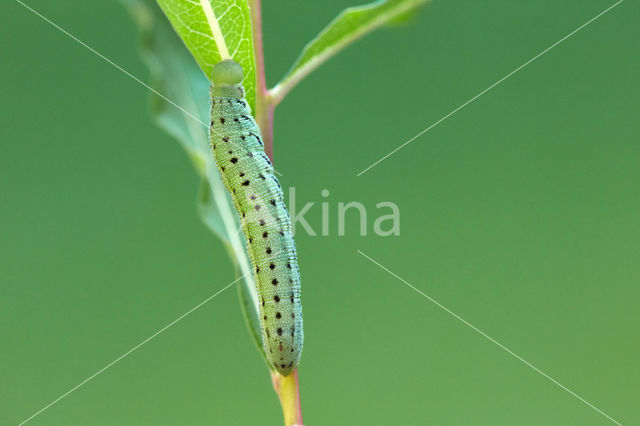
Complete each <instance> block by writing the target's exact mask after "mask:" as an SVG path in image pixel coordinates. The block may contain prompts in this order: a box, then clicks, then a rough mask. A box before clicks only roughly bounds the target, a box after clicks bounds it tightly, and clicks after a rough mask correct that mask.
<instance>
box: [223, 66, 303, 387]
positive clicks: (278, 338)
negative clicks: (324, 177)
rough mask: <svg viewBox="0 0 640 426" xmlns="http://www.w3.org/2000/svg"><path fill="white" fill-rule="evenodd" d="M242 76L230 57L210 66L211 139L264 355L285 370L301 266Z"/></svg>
mask: <svg viewBox="0 0 640 426" xmlns="http://www.w3.org/2000/svg"><path fill="white" fill-rule="evenodd" d="M242 78H243V72H242V67H241V66H240V65H239V64H237V63H236V62H234V61H232V60H225V61H222V62H220V63H218V64H216V65H215V66H214V67H213V72H212V82H213V84H212V85H211V127H210V129H211V132H210V143H211V149H212V151H213V156H214V158H215V161H216V164H217V165H218V168H219V169H220V173H221V174H222V181H223V183H224V185H225V187H226V188H227V190H228V191H229V193H230V194H231V197H232V199H233V203H234V205H235V208H236V210H237V211H238V213H239V214H240V217H241V223H242V231H243V233H244V235H245V238H246V240H247V250H248V252H249V257H250V259H251V262H252V264H253V267H254V272H255V282H256V286H257V290H258V297H259V299H260V300H259V301H258V305H259V310H260V313H259V314H260V324H261V328H262V342H263V346H264V350H265V353H266V355H267V359H268V360H269V362H270V363H271V365H272V366H273V367H274V368H275V369H276V370H277V371H279V372H280V373H281V374H284V375H288V374H289V373H291V370H293V368H294V367H296V366H297V365H298V362H299V360H300V354H301V352H302V340H303V333H302V306H301V304H300V272H299V270H298V262H297V256H296V247H295V243H294V241H293V233H292V228H291V221H290V218H289V212H288V211H287V208H286V206H285V203H284V195H283V193H282V188H281V186H280V183H279V182H278V179H277V178H276V177H275V175H274V169H273V166H272V164H271V161H269V158H268V157H267V156H266V154H265V152H264V147H263V142H262V137H261V134H260V129H259V127H258V125H257V123H256V121H255V120H254V118H253V116H252V115H251V108H250V107H249V104H248V103H247V101H246V100H245V98H244V96H245V91H244V87H243V86H242Z"/></svg>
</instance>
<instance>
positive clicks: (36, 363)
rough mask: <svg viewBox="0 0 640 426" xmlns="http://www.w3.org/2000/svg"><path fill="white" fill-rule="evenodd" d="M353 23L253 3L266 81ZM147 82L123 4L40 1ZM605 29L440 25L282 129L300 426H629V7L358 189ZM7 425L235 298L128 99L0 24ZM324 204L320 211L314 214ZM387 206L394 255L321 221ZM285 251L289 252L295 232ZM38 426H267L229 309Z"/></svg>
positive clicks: (56, 36)
mask: <svg viewBox="0 0 640 426" xmlns="http://www.w3.org/2000/svg"><path fill="white" fill-rule="evenodd" d="M346 3H349V2H344V1H337V0H331V1H328V0H327V1H322V2H310V1H303V2H301V1H293V0H286V1H283V0H279V1H277V2H275V1H265V2H264V5H263V7H264V27H265V49H266V59H267V78H268V80H269V82H270V84H274V83H275V82H276V81H277V80H278V78H279V77H280V76H281V75H283V74H284V73H285V71H286V70H287V69H288V67H289V66H290V65H291V64H292V62H293V60H294V59H295V58H296V56H297V54H298V52H299V51H300V49H301V48H302V46H303V45H304V44H305V43H306V42H307V41H308V40H309V39H311V38H312V37H313V36H314V35H315V34H316V33H317V32H318V31H319V30H320V29H321V28H322V27H323V26H324V25H325V24H326V23H327V22H328V21H329V20H330V19H331V18H332V17H334V16H335V15H336V14H337V13H338V12H339V11H340V10H341V9H342V8H343V7H344V6H346V5H347V4H346ZM29 4H30V5H32V6H33V7H35V8H36V9H37V10H38V11H39V12H41V13H42V14H43V15H45V16H46V17H48V18H50V19H51V20H53V21H54V22H56V23H57V24H59V25H60V26H62V27H63V28H65V29H66V30H68V31H69V32H71V33H72V34H74V35H76V36H77V37H79V38H80V39H82V40H83V41H85V42H87V43H88V44H89V45H91V46H92V47H94V48H95V49H97V50H98V51H100V52H102V53H103V54H105V55H106V56H107V57H109V58H111V59H112V60H114V61H115V62H116V63H118V64H119V65H121V66H122V67H124V68H125V69H126V70H128V71H130V72H131V73H133V74H134V75H136V76H139V77H140V78H142V79H143V80H146V78H147V77H146V76H147V75H148V71H147V69H146V68H145V66H144V65H143V63H142V61H141V60H140V58H139V55H138V46H137V39H138V32H137V29H136V28H135V26H134V24H133V23H132V21H131V19H130V17H129V15H128V13H127V11H126V10H125V9H124V7H123V6H122V5H121V4H120V3H119V2H117V1H111V2H86V1H78V0H73V1H66V2H53V3H52V2H42V1H35V0H34V1H31V2H29ZM611 4H613V2H612V1H604V0H588V1H585V0H581V1H578V0H572V1H564V2H557V1H551V0H536V1H518V2H513V1H506V0H504V1H503V0H500V1H491V2H477V1H470V0H469V1H444V0H439V1H435V2H433V3H432V4H430V5H429V6H428V7H427V8H426V9H425V10H423V11H422V13H420V15H419V16H418V18H417V19H416V20H415V21H414V22H413V23H412V24H411V25H409V26H407V27H404V28H394V29H385V30H382V31H379V32H376V33H375V34H373V35H371V36H369V37H367V38H366V39H364V40H362V41H361V42H359V43H358V44H357V45H356V46H353V47H352V48H349V49H348V50H347V51H345V52H344V53H342V54H340V55H339V57H337V58H335V59H334V60H332V61H331V62H330V63H328V64H326V65H325V66H323V67H322V68H321V69H320V70H318V71H317V72H316V73H314V74H312V75H311V76H310V77H309V78H308V79H307V80H305V81H304V82H303V83H302V84H301V85H300V86H299V87H298V88H297V89H296V90H294V91H293V92H292V93H291V95H290V96H289V97H288V98H287V99H286V100H285V101H284V103H283V104H282V105H281V106H280V107H279V108H278V110H277V115H276V145H275V158H276V167H277V168H278V169H279V170H280V171H281V172H283V173H284V177H283V178H282V179H281V181H282V182H283V186H285V187H289V186H295V187H296V189H297V205H298V206H299V207H300V206H302V205H303V204H304V203H305V202H316V205H315V206H314V207H313V208H312V209H311V211H310V214H309V215H308V216H307V218H308V220H309V222H310V223H311V225H312V226H313V227H314V228H316V229H319V228H320V223H321V210H320V207H319V203H320V202H322V201H328V202H329V203H330V212H331V215H332V219H331V221H332V222H331V235H330V236H326V237H322V236H317V237H310V236H308V235H306V234H305V233H304V232H299V233H298V236H297V244H298V250H299V257H300V263H301V270H302V274H303V306H304V315H305V348H304V354H303V360H302V364H301V368H300V375H301V376H300V377H301V386H302V402H303V413H304V417H305V421H306V422H307V423H308V424H309V425H330V424H331V425H333V424H336V425H337V424H349V425H427V424H428V425H605V424H611V422H610V421H609V420H607V419H606V418H605V417H604V416H602V415H600V414H598V413H597V412H596V411H594V410H593V409H591V408H589V407H588V406H586V405H585V404H584V403H582V402H581V401H579V400H578V399H576V398H575V397H573V396H571V395H570V394H569V393H567V392H566V391H564V390H562V389H560V388H559V387H558V386H556V385H554V384H553V383H551V382H550V381H548V380H547V379H545V378H544V377H542V376H541V375H540V374H538V373H536V372H535V371H533V370H532V369H531V368H529V367H527V366H525V365H524V364H522V363H521V362H519V361H518V360H516V359H515V358H513V357H512V356H511V355H509V354H508V353H506V352H504V351H503V350H502V349H500V348H499V347H497V346H496V345H495V344H493V343H491V342H489V341H488V340H486V339H485V338H483V337H482V336H480V335H479V334H477V333H476V332H474V331H473V330H471V329H470V328H468V327H466V326H465V325H464V324H462V323H461V322H459V321H458V320H456V319H455V318H453V317H452V316H451V315H449V314H448V313H446V312H444V311H443V310H441V309H440V308H438V307H437V306H435V305H434V304H432V303H431V302H429V301H428V300H427V299H425V298H424V297H422V296H420V295H419V294H418V293H416V292H414V291H413V290H411V289H409V288H408V287H407V286H405V285H404V284H403V283H402V282H400V281H399V280H397V279H396V278H394V277H392V276H391V275H389V274H387V273H386V272H384V271H383V270H382V269H380V268H379V267H378V266H376V265H374V264H373V263H371V262H369V261H368V260H366V259H365V258H363V257H362V256H360V255H358V254H357V253H356V249H360V250H362V251H363V252H364V253H366V254H367V255H369V256H371V257H372V258H374V259H376V260H377V261H379V262H380V263H381V264H383V265H384V266H385V267H387V268H389V269H390V270H392V271H393V272H395V273H396V274H398V275H399V276H401V277H402V278H404V279H405V280H407V281H408V282H410V283H411V284H413V285H415V286H416V287H418V288H420V289H421V290H422V291H424V292H426V293H427V294H429V295H430V296H431V297H433V298H435V299H436V300H437V301H439V302H440V303H442V304H443V305H445V306H446V307H448V308H449V309H451V310H452V311H454V312H455V313H457V314H458V315H460V316H461V317H463V318H464V319H466V320H467V321H469V322H471V323H472V324H474V325H475V326H477V327H478V328H479V329H481V330H483V331H484V332H486V333H487V334H488V335H490V336H492V337H493V338H495V339H497V340H498V341H500V342H501V343H502V344H504V345H505V346H507V347H508V348H510V349H511V350H513V351H514V352H515V353H517V354H519V355H521V356H523V357H524V358H525V359H527V360H528V361H530V362H531V363H532V364H534V365H535V366H536V367H538V368H540V369H541V370H543V371H544V372H546V373H548V374H549V375H550V376H552V377H553V378H555V379H556V380H558V381H559V382H560V383H562V384H563V385H565V386H567V387H568V388H570V389H572V390H573V391H575V392H576V393H577V394H578V395H580V396H582V397H583V398H585V399H586V400H587V401H589V402H591V403H593V404H594V405H595V406H597V407H598V408H600V409H601V410H603V411H604V412H606V413H607V414H608V415H610V416H612V417H613V418H615V419H616V420H618V421H619V422H621V423H623V424H640V414H639V413H638V410H637V408H638V407H637V403H638V398H639V397H640V391H639V390H638V388H639V386H640V369H639V367H638V363H637V360H638V352H639V349H640V345H639V344H638V330H639V326H640V312H639V310H638V297H639V296H640V288H639V287H638V284H639V282H640V262H639V261H638V259H639V255H640V199H639V191H638V189H639V187H640V167H639V166H640V144H639V143H638V141H639V138H638V135H639V134H640V120H638V116H639V114H638V113H639V112H640V108H639V101H640V80H638V75H639V74H640V56H639V55H638V53H639V47H640V45H639V43H638V40H640V25H639V22H640V5H638V3H637V2H632V1H626V2H624V3H622V4H621V5H620V6H618V7H616V8H615V9H613V10H612V11H611V12H609V13H608V14H606V15H604V16H603V17H601V18H600V19H598V20H597V21H595V22H594V23H593V24H591V25H590V26H588V27H587V28H585V29H584V30H582V31H580V32H579V33H577V34H576V35H575V36H573V37H571V38H570V39H568V40H567V41H566V42H565V43H563V44H561V45H559V46H557V47H556V48H554V49H553V50H552V51H550V52H549V53H547V54H545V55H544V56H542V57H541V58H540V59H538V60H537V61H535V62H533V63H532V64H530V65H529V66H527V67H526V68H525V69H523V70H522V71H520V72H519V73H517V74H516V75H514V76H513V77H511V78H510V79H508V80H506V81H505V82H504V83H502V84H500V85H499V86H498V87H496V88H495V89H493V90H492V91H490V92H489V93H487V94H485V95H484V96H482V97H481V98H479V99H478V100H477V101H475V102H474V103H472V104H471V105H469V106H468V107H466V108H465V109H463V110H461V111H460V112H458V113H457V114H455V115H454V116H452V117H451V118H449V119H448V120H446V121H445V122H443V123H442V124H440V125H439V126H437V127H436V128H434V129H433V130H431V131H430V132H428V133H427V134H425V135H424V136H422V137H420V138H419V139H417V140H416V141H414V142H413V143H411V144H410V145H409V146H407V147H406V148H404V149H403V150H401V151H399V152H398V153H396V154H394V155H393V156H391V157H390V158H389V159H387V160H386V161H384V162H383V163H381V164H380V165H379V166H377V167H375V168H373V169H371V170H370V171H368V172H367V173H365V174H364V175H362V176H360V177H356V174H357V173H358V172H360V171H361V170H362V169H364V168H365V167H367V166H368V165H370V164H371V163H372V162H374V161H375V160H377V159H378V158H380V157H381V156H383V155H385V154H386V153H388V152H389V151H390V150H392V149H393V148H395V147H396V146H398V145H400V144H401V143H403V142H404V141H406V140H407V139H409V138H410V137H412V136H414V135H415V134H416V133H418V132H419V131H421V130H422V129H424V128H426V127H427V126H428V125H430V124H431V123H433V122H435V121H436V120H438V119H440V118H441V117H442V116H444V115H445V114H446V113H448V112H449V111H451V110H452V109H454V108H456V107H457V106H459V105H460V104H462V103H463V102H465V101H466V100H468V99H469V98H470V97H472V96H474V95H475V94H477V93H478V92H480V91H482V90H484V89H485V88H486V87H488V86H489V85H490V84H492V83H493V82H495V81H496V80H498V79H500V78H501V77H503V76H504V75H506V74H507V73H509V72H511V71H512V70H513V69H515V68H516V67H518V66H519V65H521V64H522V63H524V62H525V61H527V60H529V59H530V58H531V57H533V56H534V55H536V54H537V53H539V52H540V51H542V50H543V49H545V48H546V47H548V46H549V45H551V44H552V43H554V42H556V41H557V40H559V39H560V38H562V37H563V36H565V35H566V34H568V33H569V32H571V31H572V30H574V29H575V28H577V27H578V26H580V25H582V24H583V23H584V22H586V21H587V20H589V19H590V18H592V17H593V16H595V15H597V14H598V13H599V12H601V11H602V10H604V9H605V8H607V7H608V6H610V5H611ZM0 16H2V25H1V26H0V46H1V53H2V59H1V64H2V65H1V73H2V74H1V75H2V82H3V84H2V86H3V87H2V95H1V97H0V108H1V112H2V114H0V254H1V256H0V345H1V349H0V424H2V425H5V424H6V425H10V424H17V423H19V422H20V421H22V420H24V419H26V418H27V417H29V416H30V415H32V414H33V413H35V412H36V411H37V410H39V409H40V408H42V407H43V406H45V405H46V404H48V403H49V402H51V401H53V400H54V399H55V398H57V397H58V396H60V395H61V394H63V393H64V392H65V391H67V390H68V389H70V388H72V387H73V386H75V385H77V384H78V383H80V382H81V381H82V380H84V379H85V378H87V377H88V376H89V375H91V374H92V373H94V372H96V371H98V370H99V369H101V368H102V367H103V366H105V365H106V364H108V363H109V362H111V361H112V360H114V359H115V358H117V357H118V356H119V355H121V354H123V353H124V352H126V351H127V350H129V349H130V348H132V347H133V346H135V345H136V344H137V343H139V342H140V341H142V340H143V339H145V338H146V337H148V336H150V335H151V334H153V333H154V332H156V331H157V330H159V329H160V328H161V327H163V326H164V325H165V324H167V323H169V322H171V321H173V320H174V319H175V318H177V317H178V316H179V315H181V314H182V313H183V312H185V311H187V310H188V309H189V308H191V307H193V306H194V305H196V304H198V303H200V302H201V301H202V300H204V299H205V298H207V297H208V296H210V295H211V294H213V293H214V292H215V291H217V290H219V289H220V288H222V287H223V286H225V285H227V284H228V283H230V282H231V281H232V280H233V279H234V271H233V267H232V264H231V262H230V260H229V258H228V256H227V254H226V252H225V250H224V248H223V246H222V244H221V243H220V242H219V240H218V239H217V238H216V237H214V236H213V235H212V234H211V233H210V232H209V231H208V230H207V229H206V228H205V226H204V225H203V224H202V223H201V222H200V220H199V219H198V217H197V213H196V209H195V198H196V192H197V185H198V179H197V177H196V173H195V172H194V170H193V169H192V166H191V164H190V162H189V160H188V158H187V157H186V155H185V154H184V152H183V150H182V149H181V148H180V146H179V145H178V143H177V142H176V141H174V140H172V139H171V137H169V136H168V135H166V134H165V133H164V132H162V131H161V130H159V129H158V128H157V127H156V126H155V125H154V123H153V121H152V119H151V117H150V115H149V93H148V92H147V91H146V90H145V89H144V88H143V87H141V86H140V85H139V84H138V83H136V82H135V81H133V80H131V79H129V78H128V77H126V76H124V75H123V74H122V73H121V72H119V71H117V70H116V69H115V68H113V67H112V66H110V65H109V64H107V63H105V62H104V61H102V60H101V59H99V58H98V57H96V56H95V55H94V54H92V53H91V52H89V51H88V50H86V49H85V48H83V47H81V46H80V45H78V44H77V43H75V42H73V41H72V40H71V39H69V38H68V37H66V36H65V35H63V34H62V33H61V32H59V31H57V30H55V29H54V28H53V27H51V26H50V25H48V24H47V23H45V22H44V21H43V20H41V19H40V18H38V17H37V16H35V15H34V14H32V13H31V12H29V11H28V10H27V9H25V8H24V7H22V6H20V5H19V4H18V3H17V2H14V1H5V2H2V4H1V5H0ZM323 189H328V190H330V191H331V195H330V196H329V198H328V199H324V198H322V197H321V195H320V192H321V191H322V190H323ZM340 201H344V202H348V201H359V202H362V203H363V204H364V205H366V206H368V207H369V212H370V219H369V230H371V226H372V224H373V219H374V218H375V217H377V213H376V210H375V207H374V206H375V204H376V203H378V202H381V201H393V202H395V203H396V204H397V205H398V206H399V207H400V209H401V235H400V236H398V237H378V236H375V235H373V233H372V232H370V233H369V235H368V236H364V237H362V236H359V235H358V232H357V231H358V223H357V222H358V221H357V217H356V215H351V216H350V220H349V221H348V224H347V235H346V236H344V237H338V236H337V232H336V226H335V224H336V221H335V218H336V215H337V203H338V202H340ZM299 231H300V229H299ZM30 424H34V425H213V424H215V425H256V424H265V425H267V424H268V425H277V424H281V411H280V407H279V404H278V402H277V399H276V395H275V393H274V392H273V391H272V389H271V384H270V379H269V376H268V373H267V370H266V368H265V365H264V363H263V361H262V360H261V358H260V356H259V354H258V352H257V351H256V349H255V348H254V346H253V343H252V342H251V340H250V337H249V334H248V332H247V330H246V327H245V324H244V322H243V319H242V316H241V313H240V309H239V304H238V300H237V295H236V292H235V291H233V290H228V291H226V292H224V293H223V294H221V295H220V296H218V297H216V298H215V299H213V300H212V301H211V302H209V303H208V304H206V305H205V306H203V307H202V308H200V309H199V310H197V311H196V312H194V313H193V314H191V315H190V316H188V317H187V318H185V319H184V320H182V321H181V322H179V323H178V324H176V325H175V326H174V327H172V328H170V329H169V330H167V331H166V332H164V333H163V334H161V335H160V336H158V337H157V338H155V339H154V340H152V341H151V342H149V343H147V344H146V345H144V346H142V347H141V348H140V349H138V350H137V351H135V352H134V353H132V354H131V355H129V356H128V357H127V358H125V359H123V360H122V361H120V362H119V363H117V364H116V365H114V366H113V367H111V368H110V369H108V370H107V371H105V372H104V373H102V374H100V375H99V376H97V377H96V378H95V379H94V380H92V381H90V382H89V383H87V384H86V385H84V386H82V387H81V388H79V389H78V390H77V391H75V392H74V393H72V394H71V395H69V396H68V397H66V398H65V399H63V400H62V401H60V402H59V403H57V404H56V405H54V406H53V407H51V408H50V409H48V410H47V411H45V412H44V413H42V414H41V415H39V416H38V417H36V418H35V419H33V420H32V421H31V422H30Z"/></svg>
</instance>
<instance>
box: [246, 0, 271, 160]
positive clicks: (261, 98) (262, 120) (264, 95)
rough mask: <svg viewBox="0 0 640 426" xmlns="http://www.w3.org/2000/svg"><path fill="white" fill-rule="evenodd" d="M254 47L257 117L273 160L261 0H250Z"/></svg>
mask: <svg viewBox="0 0 640 426" xmlns="http://www.w3.org/2000/svg"><path fill="white" fill-rule="evenodd" d="M249 9H250V11H251V24H252V25H251V26H252V31H253V49H254V55H255V60H256V115H255V116H256V119H257V121H258V126H260V131H261V133H262V137H263V139H264V151H265V153H266V154H267V156H268V157H269V158H270V159H271V161H272V162H273V110H274V108H275V105H273V104H272V103H271V99H270V95H269V90H268V89H267V79H266V76H265V69H264V47H263V46H264V43H263V42H262V7H261V4H260V0H252V1H250V2H249Z"/></svg>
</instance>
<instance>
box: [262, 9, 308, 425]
mask: <svg viewBox="0 0 640 426" xmlns="http://www.w3.org/2000/svg"><path fill="white" fill-rule="evenodd" d="M249 8H250V11H251V26H252V31H253V48H254V55H255V60H256V111H255V117H256V121H257V122H258V126H259V127H260V132H261V133H262V139H263V140H264V151H265V153H266V154H267V156H268V157H269V158H270V159H271V161H272V162H273V113H274V110H275V107H276V105H275V102H273V99H272V97H271V93H270V92H269V89H267V80H266V77H265V69H264V50H263V42H262V9H261V6H260V0H249ZM271 380H272V382H273V388H274V389H275V391H276V393H277V394H278V398H280V404H281V405H282V412H283V415H284V422H285V426H299V425H303V424H304V423H303V421H302V407H301V405H300V381H299V379H298V369H297V368H296V369H295V370H293V372H292V373H291V374H290V375H288V376H282V375H280V374H278V373H276V372H272V373H271Z"/></svg>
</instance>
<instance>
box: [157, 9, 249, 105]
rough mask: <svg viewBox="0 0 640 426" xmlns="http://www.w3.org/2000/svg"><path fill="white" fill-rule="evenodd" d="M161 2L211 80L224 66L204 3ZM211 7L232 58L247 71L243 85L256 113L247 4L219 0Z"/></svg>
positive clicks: (170, 19)
mask: <svg viewBox="0 0 640 426" xmlns="http://www.w3.org/2000/svg"><path fill="white" fill-rule="evenodd" d="M157 1H158V4H159V5H160V7H161V8H162V10H163V11H164V13H165V15H166V16H167V18H169V21H171V25H173V28H174V29H175V30H176V32H177V33H178V35H179V36H180V38H182V41H183V42H184V44H185V45H186V46H187V48H188V49H189V51H190V52H191V54H192V55H193V57H194V58H195V59H196V62H197V63H198V65H200V68H202V70H203V71H204V73H205V74H206V76H207V77H210V76H211V70H212V68H213V66H214V65H215V64H217V63H218V62H220V59H221V57H220V52H219V51H218V47H217V46H216V43H215V41H214V39H213V34H212V32H211V27H210V26H209V22H208V21H207V17H206V16H205V13H204V11H203V10H202V6H201V5H200V1H199V0H157ZM211 6H212V8H213V12H214V13H215V15H216V18H217V19H218V23H219V24H220V29H221V30H222V34H223V36H224V39H225V43H226V45H227V48H228V49H229V53H230V55H231V57H232V58H233V60H235V61H236V62H238V63H239V64H240V65H242V68H243V69H244V80H243V84H244V87H245V90H246V91H247V101H248V102H249V105H250V106H251V109H252V111H255V102H256V67H255V58H254V54H253V37H252V33H251V16H250V12H249V6H248V4H247V0H215V1H212V2H211Z"/></svg>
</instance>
